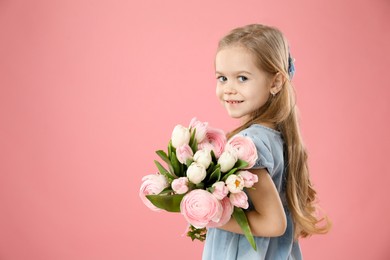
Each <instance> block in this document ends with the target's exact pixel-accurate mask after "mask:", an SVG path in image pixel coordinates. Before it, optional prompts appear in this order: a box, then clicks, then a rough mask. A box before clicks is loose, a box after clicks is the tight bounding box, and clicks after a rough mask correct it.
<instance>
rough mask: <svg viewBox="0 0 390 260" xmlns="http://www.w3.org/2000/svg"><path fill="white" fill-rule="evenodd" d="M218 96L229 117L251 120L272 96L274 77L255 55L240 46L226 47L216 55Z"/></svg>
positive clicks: (245, 120)
mask: <svg viewBox="0 0 390 260" xmlns="http://www.w3.org/2000/svg"><path fill="white" fill-rule="evenodd" d="M215 71H216V72H215V73H216V77H217V90H216V93H217V97H218V99H219V100H220V101H221V103H222V104H223V106H224V107H225V108H226V110H227V112H228V114H229V116H231V117H233V118H240V119H241V120H242V123H245V122H247V121H248V120H249V119H250V118H249V116H250V114H251V113H252V112H253V111H255V110H257V109H259V108H260V107H261V106H263V105H264V104H265V103H266V102H267V100H268V98H269V95H270V91H271V84H272V80H270V78H269V75H268V74H267V73H266V72H264V71H263V70H260V69H259V68H258V67H257V66H256V65H255V61H254V57H253V54H251V53H250V52H249V51H248V50H247V49H245V48H244V47H240V46H232V47H226V48H223V49H222V50H220V51H219V52H218V53H217V56H216V58H215Z"/></svg>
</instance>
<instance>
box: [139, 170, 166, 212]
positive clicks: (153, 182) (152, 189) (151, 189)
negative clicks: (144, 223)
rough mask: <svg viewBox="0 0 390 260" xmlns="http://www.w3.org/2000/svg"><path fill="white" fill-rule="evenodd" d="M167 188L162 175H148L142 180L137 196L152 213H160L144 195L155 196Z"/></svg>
mask: <svg viewBox="0 0 390 260" xmlns="http://www.w3.org/2000/svg"><path fill="white" fill-rule="evenodd" d="M168 186H169V183H168V180H167V178H166V177H165V176H164V175H162V174H159V173H157V174H149V175H146V176H144V177H143V178H142V184H141V188H140V190H139V196H140V198H141V200H142V201H143V203H144V204H145V205H146V206H147V207H148V208H150V209H151V210H154V211H160V210H161V209H160V208H157V207H156V206H154V205H153V204H152V203H151V202H150V201H149V200H148V199H147V198H146V195H157V194H159V193H160V192H161V191H163V190H164V189H165V188H166V187H168Z"/></svg>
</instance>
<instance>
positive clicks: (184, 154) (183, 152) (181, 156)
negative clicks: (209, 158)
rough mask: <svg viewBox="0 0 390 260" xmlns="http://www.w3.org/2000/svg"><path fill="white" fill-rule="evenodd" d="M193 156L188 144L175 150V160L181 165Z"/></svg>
mask: <svg viewBox="0 0 390 260" xmlns="http://www.w3.org/2000/svg"><path fill="white" fill-rule="evenodd" d="M193 155H194V153H193V152H192V149H191V147H190V146H189V145H188V144H184V145H182V146H179V147H178V148H177V149H176V157H177V160H178V161H179V162H180V163H182V164H185V163H186V162H187V160H188V159H192V156H193Z"/></svg>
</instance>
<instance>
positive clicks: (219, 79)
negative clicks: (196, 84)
mask: <svg viewBox="0 0 390 260" xmlns="http://www.w3.org/2000/svg"><path fill="white" fill-rule="evenodd" d="M217 79H218V81H219V82H225V81H227V78H226V77H225V76H219V77H218V78H217Z"/></svg>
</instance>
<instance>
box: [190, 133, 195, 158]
mask: <svg viewBox="0 0 390 260" xmlns="http://www.w3.org/2000/svg"><path fill="white" fill-rule="evenodd" d="M190 131H191V137H190V142H189V146H190V147H192V145H193V143H194V141H195V140H196V139H195V133H196V128H194V131H192V128H190ZM194 153H195V152H194Z"/></svg>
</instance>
